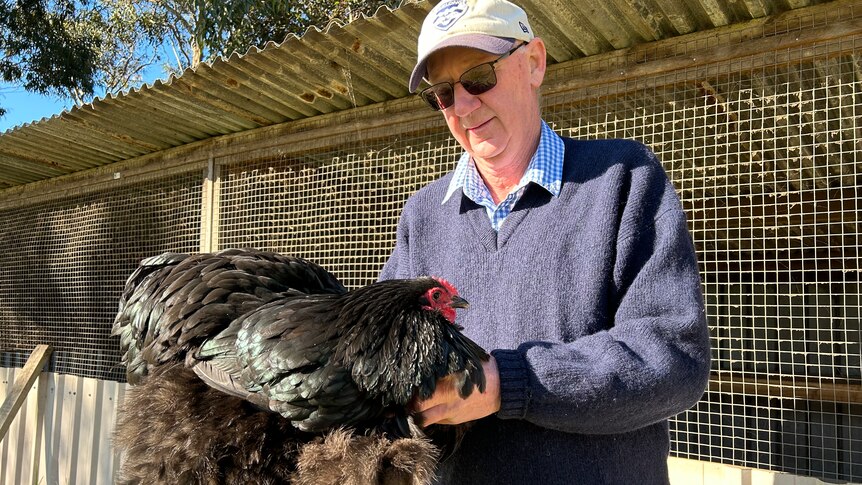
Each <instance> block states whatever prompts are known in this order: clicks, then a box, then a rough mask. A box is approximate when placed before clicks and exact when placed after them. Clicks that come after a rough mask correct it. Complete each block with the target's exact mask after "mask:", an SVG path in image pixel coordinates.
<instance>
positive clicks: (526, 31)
mask: <svg viewBox="0 0 862 485" xmlns="http://www.w3.org/2000/svg"><path fill="white" fill-rule="evenodd" d="M518 25H520V26H521V30H522V31H524V33H525V34H529V33H530V29H528V28H527V26H526V25H524V22H521V21H518Z"/></svg>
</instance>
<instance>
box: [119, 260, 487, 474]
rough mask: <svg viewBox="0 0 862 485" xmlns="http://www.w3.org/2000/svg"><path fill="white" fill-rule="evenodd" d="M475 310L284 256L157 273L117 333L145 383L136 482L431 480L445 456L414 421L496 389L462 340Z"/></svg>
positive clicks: (150, 266)
mask: <svg viewBox="0 0 862 485" xmlns="http://www.w3.org/2000/svg"><path fill="white" fill-rule="evenodd" d="M464 306H466V302H465V301H464V300H463V299H461V298H460V297H459V296H458V294H457V292H456V290H455V289H454V288H453V287H452V286H451V285H449V284H448V283H446V282H445V281H443V280H438V279H434V278H418V279H414V280H393V281H385V282H380V283H375V284H372V285H369V286H366V287H363V288H359V289H357V290H354V291H352V292H347V291H346V290H345V289H344V287H343V285H341V283H340V282H338V280H337V279H336V278H335V277H334V276H332V275H331V274H330V273H328V272H327V271H326V270H324V269H323V268H321V267H320V266H317V265H315V264H313V263H310V262H308V261H305V260H302V259H300V258H295V257H289V256H282V255H278V254H274V253H266V252H259V251H253V250H227V251H222V252H219V253H214V254H200V255H194V256H188V255H183V254H176V253H166V254H163V255H160V256H156V257H154V258H150V259H147V260H145V261H144V262H142V264H141V266H140V267H139V268H138V269H137V270H136V271H135V272H134V273H133V274H132V275H131V277H130V278H129V280H128V282H127V284H126V288H125V291H124V293H123V295H122V298H121V301H120V311H119V313H118V315H117V318H116V320H115V323H114V334H115V335H119V337H120V342H121V347H122V348H123V350H125V352H126V354H125V356H124V361H125V362H126V364H127V366H128V367H127V375H128V379H129V382H131V383H141V385H140V386H138V387H137V388H135V389H133V391H132V392H133V395H131V396H129V397H127V404H126V405H125V407H124V409H123V412H122V414H121V417H120V420H119V421H118V425H117V444H118V446H119V447H120V448H121V449H123V450H124V451H125V455H126V456H125V461H124V464H123V469H122V472H121V474H122V475H123V479H124V480H125V481H126V482H127V483H152V482H163V483H179V482H182V483H211V482H212V483H252V482H254V483H279V482H281V483H284V482H285V481H291V480H292V481H293V483H323V482H327V481H328V482H329V483H336V482H344V483H350V482H351V481H353V482H356V483H374V482H377V481H381V480H383V481H384V482H385V481H387V480H388V481H392V482H399V481H400V482H403V483H414V482H415V483H421V482H423V481H425V480H428V479H429V478H430V476H431V468H432V467H433V462H434V460H435V458H436V449H435V448H434V447H432V446H430V445H429V443H428V442H427V441H426V440H424V439H423V438H422V436H421V431H419V430H418V428H417V427H415V426H413V425H412V424H411V418H410V416H409V412H408V410H407V405H408V404H409V402H410V401H411V399H413V398H414V397H420V398H425V397H428V396H430V395H431V394H432V393H433V391H434V388H435V385H436V382H437V380H438V379H440V378H441V377H443V376H446V375H450V374H454V375H456V376H457V377H458V378H459V379H461V380H462V381H461V382H462V385H461V393H462V395H465V396H466V395H468V394H469V393H470V392H471V391H472V389H473V388H474V386H475V387H477V388H478V389H479V390H480V391H483V390H484V386H485V377H484V374H483V373H482V361H484V360H487V358H488V357H487V354H486V353H485V352H484V351H483V350H482V349H481V348H480V347H478V346H477V345H476V344H475V343H473V342H472V341H470V340H469V339H467V338H466V337H464V336H463V335H462V334H461V333H460V332H459V328H458V327H457V326H456V325H454V319H455V308H462V307H464ZM147 373H151V376H150V377H148V378H144V376H145V375H147ZM273 411H274V412H275V413H277V414H275V413H273ZM345 427H346V428H349V429H350V431H345V430H344V428H345ZM333 430H334V431H333ZM383 431H385V433H383ZM326 432H331V433H329V434H328V435H327V436H325V437H323V436H322V434H323V433H326ZM334 470H337V471H334ZM381 483H382V482H381ZM387 483H388V482H387Z"/></svg>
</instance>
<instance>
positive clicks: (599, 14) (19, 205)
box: [0, 0, 862, 485]
mask: <svg viewBox="0 0 862 485" xmlns="http://www.w3.org/2000/svg"><path fill="white" fill-rule="evenodd" d="M434 3H435V2H428V1H423V2H419V3H413V2H409V3H404V4H402V5H401V7H400V8H398V9H395V10H389V9H386V8H383V9H381V10H379V11H378V12H377V13H376V14H375V15H373V16H371V17H367V18H362V19H358V20H356V21H354V22H351V23H349V24H345V25H340V24H332V25H329V26H328V27H327V28H325V29H322V30H318V29H311V30H309V31H308V32H306V33H304V34H303V35H301V36H291V37H289V38H288V39H286V40H285V41H284V42H283V43H280V44H274V43H271V44H268V45H266V46H264V47H262V48H261V49H258V48H251V49H250V50H249V51H247V52H245V53H236V54H234V55H232V56H230V57H229V58H226V59H220V60H217V61H215V62H214V63H212V64H208V65H202V66H200V67H199V68H197V69H196V70H189V71H187V72H185V73H183V74H182V75H181V76H178V77H172V78H170V79H168V80H165V81H157V82H156V83H155V84H152V85H149V86H145V87H142V88H140V89H136V90H133V91H131V92H128V93H124V94H123V95H120V96H109V97H106V98H104V99H98V100H96V101H94V102H93V103H92V104H89V105H86V106H83V107H81V108H75V109H72V110H70V111H67V112H64V113H61V114H58V115H57V116H54V117H52V118H50V119H43V120H41V121H37V122H34V123H32V124H28V125H24V126H21V127H18V128H15V129H12V130H9V131H6V132H5V133H3V134H1V135H0V397H2V398H4V399H7V396H8V395H9V393H10V391H11V390H12V389H13V387H14V385H15V382H16V379H20V378H21V377H22V376H23V374H24V372H23V369H22V367H24V364H25V361H27V359H28V357H29V356H30V355H31V353H32V352H33V349H34V348H36V346H37V345H42V344H48V345H50V346H51V349H52V352H51V354H50V357H48V360H47V363H46V367H45V368H44V372H43V373H42V374H41V376H40V377H39V379H38V381H36V382H35V383H34V384H32V386H31V388H30V389H28V392H26V399H25V400H24V402H23V405H22V406H21V407H20V409H19V410H18V411H17V412H16V413H8V412H0V419H2V418H3V417H4V416H7V419H8V420H9V422H8V429H7V431H6V433H5V436H2V437H0V438H2V441H0V484H3V485H6V484H10V485H17V484H23V483H44V484H48V485H53V484H62V485H66V484H83V483H87V484H89V483H111V482H112V477H113V476H114V473H116V470H117V468H118V463H119V461H120V459H121V457H119V456H117V453H115V452H114V450H113V448H112V445H111V432H112V429H113V423H114V420H115V417H116V413H117V406H118V405H119V404H120V403H121V402H122V400H123V398H124V395H125V392H126V384H125V381H124V369H123V367H122V365H121V363H120V357H121V355H120V352H119V344H118V341H117V339H116V338H112V337H111V336H110V329H111V324H112V321H113V318H114V315H115V313H116V310H117V304H118V298H119V295H120V291H121V289H122V286H123V284H124V281H125V279H126V278H127V277H128V275H129V274H130V273H131V272H132V271H133V269H134V268H135V267H136V266H137V264H138V262H139V261H140V260H141V259H142V258H145V257H147V256H151V255H154V254H157V253H160V252H163V251H177V252H201V251H214V250H219V249H224V248H232V247H254V248H259V249H266V250H273V251H278V252H282V253H289V254H294V255H299V256H302V257H305V258H308V259H311V260H313V261H315V262H317V263H319V264H321V265H323V266H324V267H326V268H328V269H330V270H331V271H332V272H333V273H334V274H336V275H337V276H338V277H339V278H341V280H342V281H343V282H344V283H345V285H347V286H348V287H356V286H360V285H364V284H367V283H370V282H372V281H374V280H375V279H376V277H377V274H378V272H379V271H380V269H381V268H382V266H383V264H384V262H385V261H386V259H387V257H388V255H389V253H390V251H391V250H392V248H393V246H394V242H395V236H394V233H395V226H396V223H397V221H398V217H399V214H400V210H401V207H402V205H403V204H404V202H405V201H406V199H407V197H408V196H409V195H410V194H412V193H413V192H415V191H416V190H418V189H419V188H420V187H422V186H424V185H425V184H427V183H429V182H431V181H432V180H434V179H436V178H438V177H440V176H442V175H443V174H445V173H447V172H448V171H450V170H451V169H452V168H454V164H455V161H456V160H457V157H458V156H459V155H460V153H461V150H460V148H459V146H458V145H457V143H456V142H455V141H454V139H452V137H451V136H450V135H449V132H448V130H447V128H446V126H445V123H444V121H443V119H442V117H441V116H440V115H439V113H436V112H433V111H431V110H428V109H427V108H426V107H425V106H423V105H422V103H421V102H420V101H419V100H418V99H416V98H415V97H414V96H411V95H409V93H408V92H407V90H406V82H407V78H408V76H409V73H410V70H411V69H412V65H413V62H414V60H415V52H416V47H415V43H416V37H417V35H418V31H419V27H420V25H421V21H422V19H423V17H424V15H425V14H426V13H427V12H428V11H429V10H430V9H431V7H432V6H433V4H434ZM521 4H522V5H523V6H524V8H525V10H527V13H528V15H529V16H530V18H531V21H532V23H533V27H534V29H535V30H536V32H537V33H538V35H539V36H540V37H542V38H543V39H544V40H545V42H546V45H547V47H548V56H549V59H548V60H549V69H548V73H547V75H546V79H545V83H544V86H543V91H542V103H543V110H544V111H543V115H544V118H545V119H546V120H547V121H548V123H549V125H550V126H551V127H552V128H553V129H554V130H556V131H557V132H558V133H560V134H561V135H564V136H570V137H576V138H633V139H637V140H640V141H642V142H643V143H645V144H647V145H648V146H650V147H651V148H652V149H653V150H654V151H655V152H656V153H657V154H658V156H659V158H660V159H661V160H662V163H663V165H664V167H665V169H666V171H667V173H668V175H669V177H670V178H671V180H672V182H673V184H674V186H675V188H676V190H677V192H678V194H679V196H680V198H681V200H682V203H683V205H684V208H685V210H686V213H687V216H688V222H689V227H690V230H691V233H692V235H693V238H694V242H695V246H696V248H697V255H698V258H699V264H700V272H701V277H702V282H703V289H704V295H705V299H706V308H707V316H708V322H709V326H710V332H711V336H712V355H713V362H712V375H711V379H710V382H709V386H708V388H707V389H706V390H705V393H704V394H703V397H702V399H701V400H700V402H699V403H698V404H697V405H696V406H694V407H693V408H692V409H690V410H689V411H687V412H684V413H682V414H680V415H678V416H676V417H675V418H673V419H672V420H671V442H672V449H671V455H672V459H671V476H672V478H673V481H674V483H675V484H680V485H682V484H686V485H687V484H700V483H726V484H731V485H736V484H739V485H747V484H765V483H770V484H772V483H776V484H785V483H786V484H790V483H799V484H802V483H805V484H809V483H812V484H813V483H820V482H826V483H862V359H860V356H862V326H860V310H862V301H860V271H862V268H860V262H862V255H860V243H862V240H860V220H859V219H860V215H859V214H860V210H859V209H860V208H859V207H858V205H859V203H860V201H862V175H860V173H862V158H860V157H862V155H860V153H862V152H860V150H862V119H860V117H862V0H835V1H817V0H695V1H688V0H638V1H633V0H588V1H582V2H545V1H542V0H527V1H524V2H521ZM4 410H6V411H8V399H7V404H4ZM716 477H719V478H716Z"/></svg>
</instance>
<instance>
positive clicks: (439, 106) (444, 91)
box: [419, 41, 529, 111]
mask: <svg viewBox="0 0 862 485" xmlns="http://www.w3.org/2000/svg"><path fill="white" fill-rule="evenodd" d="M527 44H529V41H527V42H524V43H523V44H519V45H517V46H515V47H513V48H512V49H511V50H510V51H509V52H507V53H505V54H503V55H502V56H500V57H498V58H496V59H494V60H493V61H490V62H485V63H482V64H479V65H478V66H475V67H471V68H470V69H467V70H466V71H464V74H461V77H460V78H458V81H457V82H459V83H461V86H463V87H464V91H467V92H468V93H470V94H472V95H473V96H478V95H480V94H482V93H487V92H488V91H490V90H491V88H493V87H494V86H496V85H497V74H496V73H495V72H494V65H495V64H497V63H498V62H500V61H502V60H503V59H505V58H507V57H509V56H510V55H512V53H513V52H515V51H516V50H518V49H520V48H521V47H523V46H525V45H527ZM419 97H420V98H422V99H424V100H425V102H426V103H428V106H431V108H432V109H434V110H437V111H440V110H443V109H446V108H448V107H450V106H452V105H453V104H455V85H454V84H452V83H450V82H442V83H437V84H435V85H433V86H429V87H427V88H425V89H423V90H422V91H419Z"/></svg>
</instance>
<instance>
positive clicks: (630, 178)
mask: <svg viewBox="0 0 862 485" xmlns="http://www.w3.org/2000/svg"><path fill="white" fill-rule="evenodd" d="M545 57H546V56H545V45H544V43H543V41H542V39H540V38H538V37H535V36H534V34H533V30H532V28H531V27H530V24H529V21H528V19H527V17H526V14H525V13H524V12H523V10H521V9H520V8H519V7H517V6H516V5H513V4H511V3H509V2H507V1H504V0H444V1H443V2H441V3H440V4H438V5H437V6H436V7H435V8H434V9H432V11H431V12H430V13H429V14H428V16H427V18H426V19H425V22H424V23H423V25H422V31H421V33H420V35H419V58H418V62H417V64H416V67H415V69H414V71H413V75H412V76H411V79H410V90H411V91H415V90H416V88H417V87H418V86H419V84H420V83H421V82H422V81H423V80H424V81H426V82H427V84H428V85H429V86H428V87H426V88H424V89H423V90H422V91H421V92H420V96H421V97H422V98H423V99H424V100H425V101H426V102H427V103H428V104H429V106H431V108H433V109H436V110H440V111H442V114H443V117H444V118H445V120H446V123H447V125H448V126H449V129H450V131H451V132H452V135H453V136H454V137H455V139H456V140H458V142H459V143H460V144H461V146H462V147H463V148H464V154H463V155H462V156H461V158H460V160H459V161H458V164H457V166H456V168H455V170H454V171H453V172H452V173H450V174H448V175H446V176H445V177H443V178H441V179H440V180H437V181H436V182H434V183H432V184H430V185H428V186H427V187H425V188H423V189H422V190H420V191H419V192H417V193H416V194H415V195H413V196H412V197H411V198H410V200H409V201H408V202H407V204H406V205H405V207H404V210H403V213H402V216H401V221H400V223H399V226H398V234H397V244H396V247H395V250H394V252H393V253H392V255H391V257H390V259H389V261H388V262H387V263H386V266H385V267H384V269H383V271H382V273H381V276H380V278H381V279H389V278H407V277H415V276H419V275H437V276H442V277H445V278H446V279H448V280H449V281H451V282H452V283H453V284H455V286H456V287H457V288H458V289H459V291H460V293H461V294H462V295H463V296H464V297H465V298H466V299H467V300H469V301H470V303H471V307H470V309H469V310H467V311H466V312H464V313H463V314H462V315H461V316H460V317H459V318H460V323H461V324H463V325H464V327H465V333H466V334H467V335H469V336H470V337H471V338H473V339H474V340H475V341H476V342H477V343H479V344H480V345H482V346H483V347H485V348H486V349H488V350H490V353H491V355H492V358H491V359H490V361H489V362H488V363H487V365H486V367H485V372H486V374H487V376H488V382H489V384H488V387H487V390H486V391H485V392H484V393H479V392H474V393H472V394H471V395H470V396H469V397H468V398H466V399H461V398H460V397H459V395H458V393H457V392H456V390H455V389H454V386H453V385H452V383H451V382H441V385H440V386H439V387H438V391H437V392H436V393H435V394H434V396H432V397H431V398H430V399H428V400H427V401H424V402H421V403H419V404H418V406H417V410H418V411H419V412H421V413H422V415H423V417H424V418H425V421H426V423H429V424H430V423H438V424H457V423H463V422H468V421H472V422H473V425H472V427H471V428H470V429H469V431H468V433H467V435H466V437H465V438H464V439H463V441H462V443H461V447H460V449H459V451H458V452H457V454H456V455H455V456H454V457H452V458H450V459H449V460H447V461H445V462H444V463H442V464H441V471H440V474H441V475H440V477H439V482H440V483H445V484H455V483H465V484H466V483H470V484H481V483H489V484H504V483H505V484H535V483H541V484H556V483H578V484H599V483H607V484H654V483H655V484H664V483H667V482H668V472H667V456H668V450H669V437H668V424H667V418H668V417H670V416H672V415H674V414H677V413H679V412H681V411H683V410H685V409H687V408H689V407H690V406H692V405H693V404H694V403H695V402H696V401H697V400H698V399H699V397H700V396H701V394H702V393H703V390H704V387H705V385H706V380H707V377H708V373H709V337H708V331H707V327H706V323H705V317H704V311H703V298H702V294H701V290H700V280H699V276H698V272H697V263H696V259H695V253H694V249H693V246H692V242H691V237H690V235H689V234H688V231H687V227H686V220H685V215H684V213H683V212H682V210H681V207H680V203H679V200H678V198H677V196H676V194H675V192H674V190H673V186H672V185H671V184H670V183H669V182H668V180H667V177H666V175H665V174H664V172H663V170H662V168H661V165H660V164H659V163H658V161H657V160H656V158H655V156H654V155H653V154H652V152H650V150H649V149H647V148H646V147H645V146H643V145H642V144H639V143H637V142H633V141H625V140H600V141H580V140H573V139H567V138H561V137H559V136H558V135H556V134H555V133H554V132H553V131H552V130H551V129H550V128H549V127H548V126H547V125H546V124H545V123H544V122H543V121H542V119H541V114H540V106H539V88H540V86H541V84H542V81H543V78H544V74H545Z"/></svg>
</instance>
